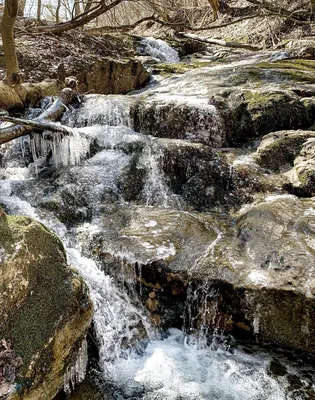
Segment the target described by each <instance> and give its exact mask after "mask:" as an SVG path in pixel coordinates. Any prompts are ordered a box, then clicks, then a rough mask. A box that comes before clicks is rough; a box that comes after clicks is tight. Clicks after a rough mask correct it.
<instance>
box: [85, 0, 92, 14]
mask: <svg viewBox="0 0 315 400" xmlns="http://www.w3.org/2000/svg"><path fill="white" fill-rule="evenodd" d="M91 7H92V0H87V2H86V3H85V7H84V12H85V13H86V12H88V11H89V9H90V8H91Z"/></svg>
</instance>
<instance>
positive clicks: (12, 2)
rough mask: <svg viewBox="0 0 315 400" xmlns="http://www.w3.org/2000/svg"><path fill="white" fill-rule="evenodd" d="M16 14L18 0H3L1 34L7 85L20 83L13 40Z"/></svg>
mask: <svg viewBox="0 0 315 400" xmlns="http://www.w3.org/2000/svg"><path fill="white" fill-rule="evenodd" d="M17 14H18V0H5V4H4V12H3V17H2V21H1V35H2V43H3V52H4V58H5V67H6V76H5V79H4V81H5V83H6V84H7V85H10V86H11V85H15V84H18V83H20V80H21V76H20V70H19V64H18V59H17V55H16V49H15V41H14V24H15V19H16V16H17Z"/></svg>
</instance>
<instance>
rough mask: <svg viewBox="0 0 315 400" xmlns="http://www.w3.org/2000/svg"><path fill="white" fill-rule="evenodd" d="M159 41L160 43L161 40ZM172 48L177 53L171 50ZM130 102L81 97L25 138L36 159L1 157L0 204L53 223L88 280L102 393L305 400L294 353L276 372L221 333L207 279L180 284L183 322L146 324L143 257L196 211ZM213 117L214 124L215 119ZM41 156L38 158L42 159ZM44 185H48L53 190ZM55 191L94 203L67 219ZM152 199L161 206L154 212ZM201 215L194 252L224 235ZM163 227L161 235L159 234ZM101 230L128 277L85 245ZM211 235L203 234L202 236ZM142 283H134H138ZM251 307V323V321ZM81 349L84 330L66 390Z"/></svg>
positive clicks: (172, 399) (77, 371)
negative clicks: (59, 130) (45, 173)
mask: <svg viewBox="0 0 315 400" xmlns="http://www.w3.org/2000/svg"><path fill="white" fill-rule="evenodd" d="M147 41H148V43H150V46H151V47H154V46H156V47H157V48H158V49H159V46H161V44H160V43H159V42H157V43H158V45H157V44H156V43H155V42H154V41H152V40H149V39H147ZM154 43H155V44H154ZM153 44H154V45H153ZM159 51H160V50H159ZM162 52H163V54H165V49H163V50H162ZM170 59H171V60H173V62H177V61H175V60H176V57H175V55H174V54H172V56H171V57H170ZM132 101H133V100H132V99H129V98H128V99H127V98H125V97H122V96H88V97H87V100H86V102H85V103H83V104H82V106H81V107H80V108H79V110H72V111H71V112H70V113H69V114H68V115H67V116H66V117H65V119H64V121H66V122H67V123H68V124H69V125H70V126H71V127H72V130H73V135H72V136H71V137H69V138H64V139H61V138H56V139H53V141H52V140H51V138H50V137H48V136H47V137H45V136H44V137H42V138H39V135H36V137H34V138H33V139H31V142H29V143H28V145H29V146H30V148H31V149H32V155H33V163H31V164H30V165H29V166H20V167H19V166H16V167H13V166H10V167H8V168H7V169H5V171H4V175H3V177H4V178H5V179H4V180H1V181H0V204H1V205H2V206H3V207H5V210H6V212H7V213H10V214H22V215H28V216H30V217H32V218H35V219H37V220H39V221H41V222H42V223H43V224H45V225H46V226H47V227H48V228H50V229H52V230H53V231H54V232H55V233H56V234H57V235H58V236H59V237H60V238H61V240H62V241H63V243H64V246H65V248H66V251H67V254H68V260H69V264H70V265H73V266H74V267H75V268H76V269H77V270H78V271H79V273H80V274H81V275H82V277H83V278H84V280H85V281H86V283H87V285H88V287H89V290H90V296H91V299H92V301H93V303H94V311H95V315H94V330H95V337H96V341H97V345H98V352H99V368H100V375H101V379H102V383H101V385H100V386H101V388H102V390H103V391H104V393H105V395H106V396H107V395H108V391H109V389H108V388H110V396H112V397H110V398H111V399H113V400H127V399H137V400H141V399H142V400H179V399H185V400H210V399H211V400H239V399H244V400H304V399H307V398H308V397H306V396H307V395H306V394H305V393H307V390H309V389H310V390H313V388H312V387H311V384H310V383H309V381H305V382H306V383H305V384H304V385H305V386H304V387H302V388H301V387H299V388H298V389H296V388H295V387H291V386H292V385H291V381H290V379H291V380H294V379H300V381H299V382H304V381H303V377H300V375H299V372H298V371H297V369H296V366H295V365H294V364H290V363H289V361H288V360H287V359H285V360H284V361H283V364H281V365H282V367H283V368H282V369H284V370H285V373H282V374H281V373H279V374H277V373H275V372H274V363H275V362H276V363H278V362H280V361H278V358H276V357H278V356H277V355H273V354H271V353H267V352H265V351H262V350H261V349H259V348H257V347H252V346H249V345H248V346H238V345H237V343H236V342H235V341H234V340H231V339H228V340H227V337H226V336H223V335H221V333H220V327H221V325H222V324H229V316H228V315H225V316H223V315H222V314H219V311H218V304H219V302H220V294H219V293H218V290H217V288H214V287H211V285H210V284H207V283H206V284H203V285H200V286H196V285H194V286H193V285H190V286H189V287H188V290H187V300H186V304H185V318H186V320H185V321H184V323H183V325H185V328H186V329H184V330H183V331H181V330H179V329H175V328H170V329H168V330H167V331H166V332H163V335H161V334H160V332H158V331H156V330H155V329H154V328H153V326H152V321H150V318H149V317H148V313H147V311H146V310H145V309H144V307H143V306H142V303H141V301H140V299H139V294H140V296H141V294H142V292H141V290H142V289H141V282H140V283H139V280H140V281H141V278H142V272H141V268H142V266H145V265H146V264H148V263H149V262H151V261H152V260H155V259H156V258H158V259H159V261H160V262H162V261H164V260H169V259H170V260H171V259H172V257H173V256H174V255H175V254H176V246H177V247H179V246H180V244H181V242H182V241H183V239H182V235H181V232H179V233H178V237H176V238H175V239H176V240H177V242H176V240H175V239H174V238H173V237H171V236H172V231H171V229H170V226H171V225H172V228H173V231H175V232H176V228H177V226H178V225H176V222H177V221H178V220H180V219H182V218H185V217H186V218H187V221H188V222H187V230H190V229H192V230H193V229H195V228H194V223H195V221H196V220H198V221H197V222H200V221H199V219H198V218H199V217H195V215H194V213H193V212H191V213H189V212H186V211H182V210H180V209H181V208H182V207H183V206H184V202H183V200H182V199H181V197H180V196H179V195H174V194H173V193H172V191H171V189H170V187H169V185H168V179H167V177H166V176H165V173H164V172H163V170H162V168H161V165H162V161H163V157H164V153H163V149H162V147H161V146H160V145H159V144H158V141H157V140H155V139H154V138H152V137H148V136H144V135H142V134H140V133H138V132H134V131H133V124H132V121H131V117H130V104H131V103H132ZM206 109H207V110H208V111H209V112H210V114H211V115H212V116H213V115H216V114H215V108H214V106H213V105H210V106H209V107H208V106H207V107H206ZM211 121H212V122H213V126H214V125H215V118H212V119H211ZM212 122H211V123H212ZM201 124H202V126H203V127H204V130H202V129H201V131H202V132H201V133H202V134H203V132H206V131H208V130H207V129H206V125H205V124H206V123H205V122H204V121H201ZM211 126H212V125H211ZM215 132H217V131H215ZM215 132H214V133H215ZM193 139H194V138H193ZM24 145H25V143H24ZM23 151H24V150H23ZM12 157H14V155H13V156H12ZM38 160H42V164H40V163H39V161H38ZM242 161H243V162H246V160H245V161H244V160H242ZM247 161H248V160H247ZM45 163H53V164H54V166H55V168H56V169H57V175H56V177H55V178H54V180H53V188H52V178H51V177H49V179H50V180H48V181H47V187H46V186H45V180H40V179H38V177H37V175H36V173H35V174H34V173H33V171H34V169H35V170H36V168H39V166H40V167H41V166H43V165H44V164H45ZM34 164H35V167H34ZM37 164H38V165H37ZM235 167H237V162H235ZM132 168H133V169H132ZM130 170H131V171H132V172H133V173H134V174H135V173H137V174H139V177H140V178H139V179H138V180H134V181H132V184H131V186H136V185H138V184H139V182H140V183H142V185H140V184H139V189H138V186H136V188H133V187H132V188H131V189H130V191H132V192H133V194H132V195H130V197H132V201H127V200H126V189H125V188H124V190H123V189H122V186H123V180H124V179H123V177H124V176H125V175H124V174H126V173H127V172H128V171H130ZM126 171H127V172H126ZM29 184H31V185H32V186H33V188H37V187H40V188H42V187H43V185H44V187H45V190H44V191H43V194H42V195H38V194H34V191H30V190H29V189H28V185H29ZM37 185H42V186H37ZM48 187H49V188H50V190H51V191H52V192H53V191H54V192H53V193H52V194H51V193H50V191H49V190H48ZM46 189H47V190H46ZM76 190H77V192H76ZM134 192H136V193H134ZM49 196H50V197H49ZM67 196H68V197H67ZM60 199H62V201H63V203H62V202H61V200H60ZM64 199H66V200H64ZM69 199H70V200H69ZM53 200H54V201H56V202H57V204H58V201H60V202H61V204H62V207H66V206H69V204H67V202H68V203H71V202H73V204H70V206H72V207H73V208H75V209H76V210H77V209H78V208H80V207H81V208H82V209H83V208H84V207H85V208H87V209H88V210H89V211H91V212H90V213H84V212H83V211H82V214H80V217H77V214H76V215H75V216H74V218H73V220H71V219H70V218H69V219H67V220H66V221H64V220H63V218H64V216H63V215H60V214H58V213H57V212H55V211H54V208H53V207H50V208H49V207H48V206H47V204H48V203H49V202H52V201H53ZM49 204H51V203H49ZM55 204H56V203H54V205H55ZM55 208H56V207H55ZM157 209H158V211H159V212H157V211H156V215H155V214H154V212H155V210H157ZM126 210H127V211H128V212H130V214H127V211H126ZM134 210H136V211H134ZM139 210H140V211H139ZM143 210H144V211H143ZM124 211H126V214H124ZM180 211H181V212H180ZM137 212H138V214H137ZM141 212H143V214H144V216H143V215H142V214H141ZM145 212H146V213H147V214H145ZM120 213H121V215H120ZM132 213H134V214H132ZM82 215H83V216H82ZM161 215H162V216H163V217H164V218H165V221H166V222H165V221H164V220H163V218H162V219H161V221H158V217H160V218H161ZM76 218H77V219H76ZM115 218H116V219H115ZM132 218H134V219H133V220H132ZM141 218H142V219H141ZM167 218H169V220H168V221H167ZM200 218H201V217H200ZM121 220H132V221H131V222H130V225H129V232H128V227H127V228H126V227H125V226H121V225H120V223H121ZM170 220H171V223H170V222H169V221H170ZM134 221H135V222H134ZM138 222H139V224H138V225H137V223H138ZM167 222H168V223H169V225H167ZM200 225H202V226H201V228H199V229H200V230H201V231H202V232H203V234H204V235H207V236H206V239H205V243H203V244H204V251H202V254H199V253H198V252H196V253H195V251H196V249H195V248H194V246H195V242H193V241H192V242H191V243H190V245H191V254H190V257H191V258H194V259H195V260H196V259H197V262H198V263H202V261H203V259H204V258H205V256H207V255H209V254H211V253H212V252H214V250H215V247H216V245H217V243H218V242H219V241H221V240H222V236H223V235H222V233H221V231H220V230H219V229H213V232H211V230H210V227H209V226H208V224H207V223H203V224H200ZM198 226H199V225H198ZM169 231H171V233H169ZM143 232H145V233H146V234H147V236H144V235H143ZM165 232H166V235H168V236H166V237H167V240H164V239H163V238H164V237H163V235H164V234H165ZM193 233H195V231H194V230H193ZM198 233H199V231H197V234H198ZM101 234H103V235H105V239H106V240H107V242H106V245H107V247H106V256H107V257H112V258H116V259H119V260H120V261H121V263H124V262H125V264H126V265H127V264H128V266H129V265H132V266H133V267H134V268H135V269H136V268H138V271H135V272H134V273H133V272H132V274H131V276H130V277H129V278H131V280H132V279H134V282H133V283H134V287H132V285H125V282H122V281H120V280H119V279H115V277H113V276H110V275H108V274H107V273H106V271H105V272H104V266H103V265H101V263H98V262H97V260H96V257H95V254H94V253H93V252H91V251H90V248H89V244H90V243H91V242H92V243H93V244H95V242H96V239H99V238H100V237H101ZM97 235H99V236H97ZM106 235H108V237H106ZM118 235H120V237H122V238H123V239H124V240H125V241H126V243H127V244H128V246H129V247H128V246H126V249H128V248H130V246H134V252H128V251H127V250H126V249H125V248H124V247H123V245H122V243H123V242H119V243H118V242H116V240H117V237H118ZM128 235H129V236H128ZM157 237H158V238H159V237H162V239H163V240H164V241H162V242H161V243H162V244H161V245H160V246H156V247H154V245H153V244H152V243H151V241H150V240H151V238H154V239H156V238H157ZM209 238H212V241H211V243H210V245H209V242H210V239H209ZM132 240H134V243H136V245H135V244H134V243H133V242H132ZM130 243H131V244H130ZM174 243H175V244H174ZM111 244H113V245H112V246H111ZM137 246H138V247H137ZM90 247H91V246H90ZM146 251H147V253H146ZM148 254H149V256H148ZM196 255H197V256H196ZM124 267H125V266H124V265H123V266H122V269H123V268H124ZM136 272H137V273H138V277H137V276H136V275H137V274H136ZM113 275H115V274H113ZM129 278H128V279H129ZM128 279H126V281H127V280H128ZM127 283H130V282H129V281H128V282H127ZM139 285H140V289H139V288H138V290H135V288H136V286H139ZM127 286H128V287H127ZM126 287H127V290H126ZM133 289H134V290H133ZM258 311H259V310H258ZM258 311H257V319H256V322H255V324H254V325H255V326H254V327H255V329H257V331H259V312H258ZM209 320H211V324H209ZM209 325H212V326H216V327H217V330H214V332H213V330H211V331H210V330H209V329H208V326H209ZM305 329H306V328H305ZM255 333H256V332H255ZM257 333H258V332H257ZM86 352H87V348H86V342H85V341H84V342H83V345H82V348H81V349H80V351H79V354H78V357H77V359H76V361H75V363H74V365H73V367H71V368H69V369H68V370H67V371H66V373H65V377H64V380H65V382H64V389H65V391H66V392H69V391H70V390H71V389H72V388H73V386H74V385H75V384H76V383H78V382H80V381H81V380H82V379H83V378H84V374H85V369H86V362H87V359H86V354H87V353H86ZM280 359H281V358H280ZM275 360H276V361H275ZM281 362H282V360H281ZM293 386H294V385H293Z"/></svg>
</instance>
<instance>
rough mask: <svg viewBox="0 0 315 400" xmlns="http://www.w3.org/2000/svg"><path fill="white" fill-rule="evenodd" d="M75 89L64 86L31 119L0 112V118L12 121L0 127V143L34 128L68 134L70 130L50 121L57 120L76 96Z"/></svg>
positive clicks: (23, 134)
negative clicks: (45, 108) (42, 109)
mask: <svg viewBox="0 0 315 400" xmlns="http://www.w3.org/2000/svg"><path fill="white" fill-rule="evenodd" d="M76 96H77V94H76V91H75V90H73V89H70V88H64V89H63V90H62V91H61V93H60V95H59V97H58V98H57V99H56V100H55V101H54V102H53V104H52V105H51V106H50V107H48V109H47V110H46V111H44V112H43V113H42V114H41V115H40V116H38V117H37V118H34V119H33V120H25V119H21V118H12V117H8V116H7V115H1V114H0V120H2V121H8V122H12V123H13V125H11V126H8V127H5V128H3V129H0V144H3V143H7V142H9V141H11V140H13V139H16V138H18V137H21V136H25V135H28V134H29V133H30V132H32V131H33V130H34V129H36V130H37V131H40V132H42V131H44V130H48V131H51V132H59V133H63V134H69V133H70V130H69V129H67V128H66V127H64V126H61V125H60V126H59V125H55V124H52V123H51V122H52V121H56V120H58V118H60V116H61V115H62V114H63V113H64V111H65V110H66V109H67V106H68V105H69V104H70V103H71V102H72V101H73V100H74V99H75V98H76Z"/></svg>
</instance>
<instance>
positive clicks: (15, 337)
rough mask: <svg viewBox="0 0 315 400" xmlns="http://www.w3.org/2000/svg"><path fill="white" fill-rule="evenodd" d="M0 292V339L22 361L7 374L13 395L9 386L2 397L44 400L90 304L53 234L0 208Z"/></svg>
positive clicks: (79, 335) (73, 352)
mask: <svg viewBox="0 0 315 400" xmlns="http://www.w3.org/2000/svg"><path fill="white" fill-rule="evenodd" d="M0 293H1V295H0V338H5V339H6V340H9V341H10V342H11V343H12V346H13V349H14V353H15V355H16V357H20V358H21V359H22V362H23V364H22V366H21V367H20V368H19V369H17V370H16V371H15V374H13V379H12V376H11V378H10V379H9V378H8V379H9V383H10V384H11V389H12V388H17V389H18V392H19V394H17V392H16V391H14V390H13V392H11V393H10V394H9V395H8V397H7V398H8V399H10V400H13V399H17V398H18V399H24V400H28V399H32V400H44V399H45V400H50V399H52V398H54V396H55V395H56V393H57V392H58V391H59V390H60V389H61V388H62V387H63V385H64V375H65V373H66V372H67V369H69V368H70V367H71V366H72V365H73V364H74V363H75V361H76V357H77V354H78V351H79V349H80V347H81V344H82V341H83V340H84V338H85V335H86V332H87V329H88V327H89V326H90V323H91V320H92V316H93V307H92V303H91V300H90V298H89V294H88V289H87V287H86V285H85V283H84V282H83V280H82V278H81V277H80V276H79V275H78V274H77V272H76V271H75V270H73V269H71V268H69V267H68V266H67V261H66V254H65V251H64V248H63V245H62V243H61V242H60V240H59V239H58V238H57V236H56V235H54V234H53V233H52V232H50V231H49V230H48V229H47V228H46V227H45V226H43V225H42V224H40V223H38V222H36V221H34V220H32V219H30V218H27V217H22V216H7V215H6V214H5V213H4V212H3V210H2V209H0ZM14 375H15V378H14ZM6 383H8V382H6ZM0 384H1V382H0Z"/></svg>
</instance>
